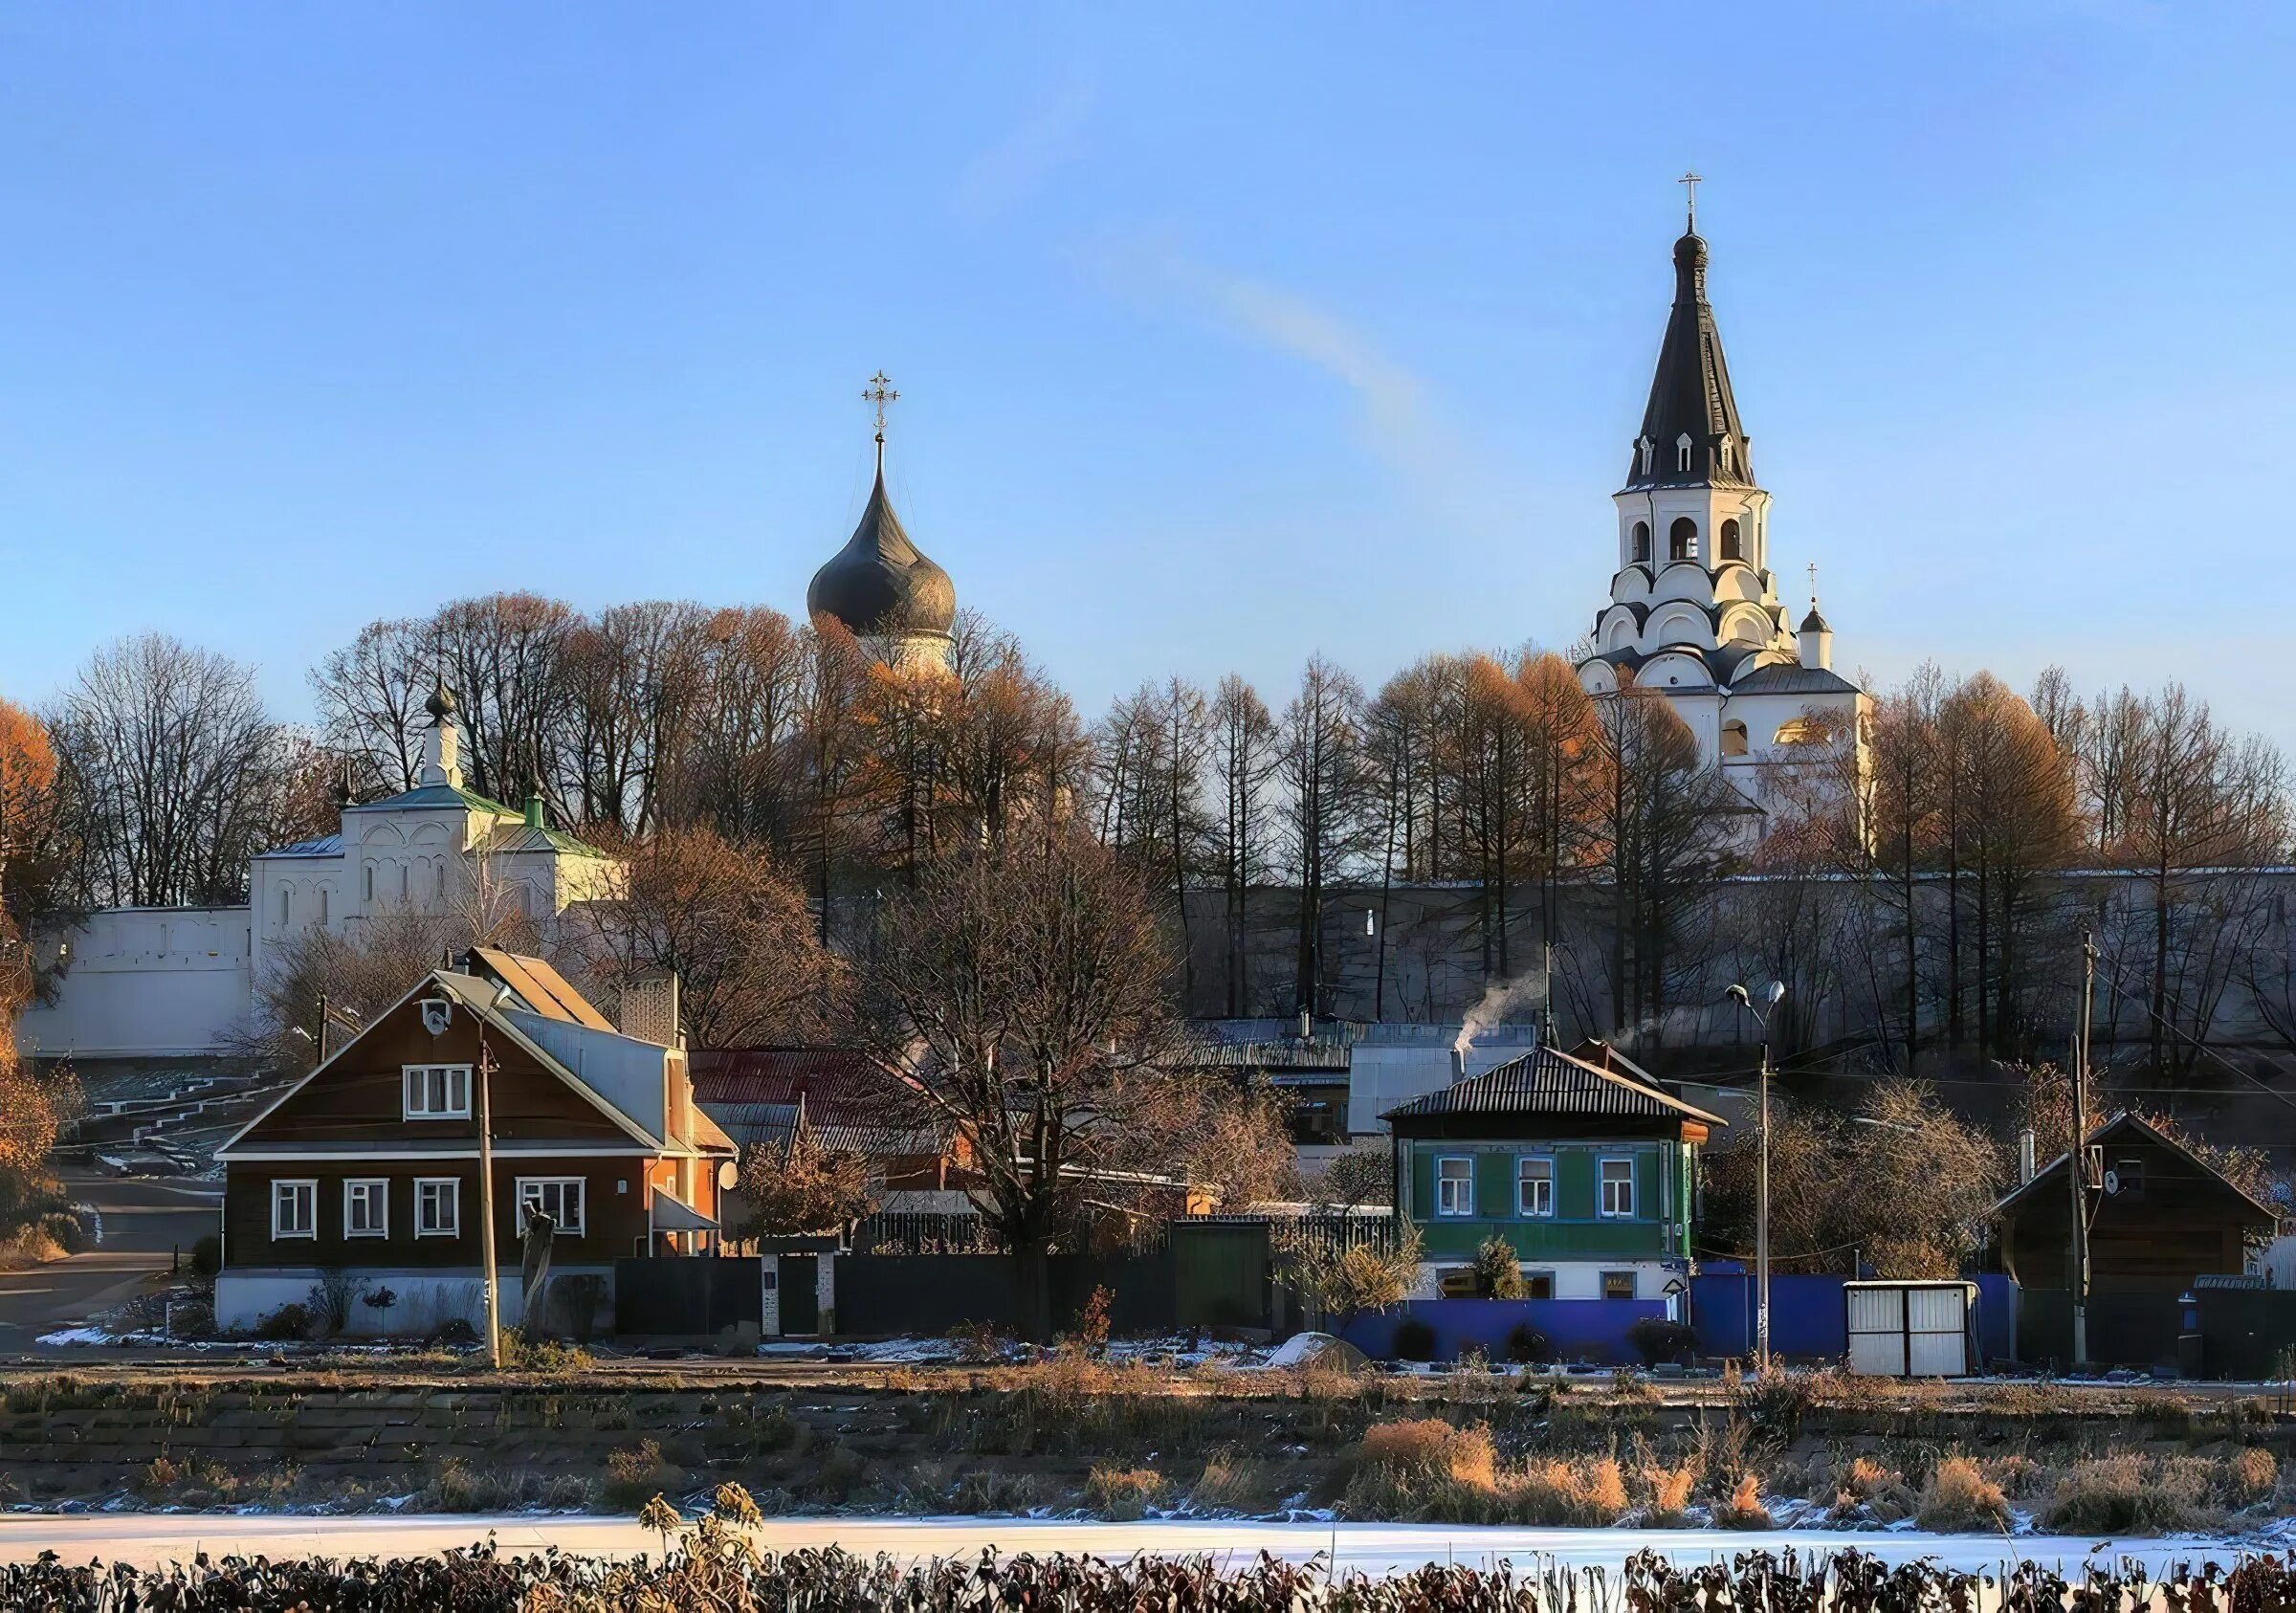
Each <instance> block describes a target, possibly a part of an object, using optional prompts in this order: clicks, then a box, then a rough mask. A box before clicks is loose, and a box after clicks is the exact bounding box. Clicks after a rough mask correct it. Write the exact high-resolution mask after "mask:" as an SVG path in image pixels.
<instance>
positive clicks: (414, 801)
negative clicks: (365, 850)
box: [343, 784, 523, 818]
mask: <svg viewBox="0 0 2296 1613" xmlns="http://www.w3.org/2000/svg"><path fill="white" fill-rule="evenodd" d="M415 807H468V808H469V809H470V810H471V811H474V812H493V813H496V814H497V815H499V816H501V817H505V818H516V817H521V816H523V814H522V813H520V812H519V809H518V808H517V807H505V806H503V805H502V803H500V802H499V801H496V800H493V799H491V798H489V797H487V796H483V795H480V794H479V793H478V792H477V791H476V790H475V789H463V788H461V787H460V786H458V785H455V784H423V785H420V786H418V787H417V788H414V789H409V790H401V791H400V792H399V793H398V794H397V795H386V796H385V797H384V798H383V799H382V800H380V801H362V802H360V803H359V804H358V805H357V806H353V807H344V808H343V810H344V811H346V812H399V811H407V810H409V809H412V808H415Z"/></svg>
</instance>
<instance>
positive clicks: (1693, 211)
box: [1674, 173, 1705, 235]
mask: <svg viewBox="0 0 2296 1613" xmlns="http://www.w3.org/2000/svg"><path fill="white" fill-rule="evenodd" d="M1674 183H1675V184H1677V185H1679V186H1681V187H1682V190H1683V194H1684V195H1685V196H1687V197H1689V210H1690V222H1689V229H1688V231H1687V232H1686V233H1689V234H1692V235H1695V234H1696V233H1698V187H1699V186H1701V185H1703V184H1704V183H1705V181H1704V180H1702V179H1700V178H1699V177H1698V175H1696V174H1694V173H1686V174H1684V175H1683V176H1682V177H1681V178H1680V179H1678V180H1676V181H1675V182H1674Z"/></svg>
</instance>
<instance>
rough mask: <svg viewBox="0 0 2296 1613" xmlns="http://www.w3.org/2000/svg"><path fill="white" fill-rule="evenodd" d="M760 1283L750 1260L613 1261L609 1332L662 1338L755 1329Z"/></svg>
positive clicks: (761, 1316) (759, 1320) (760, 1317)
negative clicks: (612, 1315) (612, 1320)
mask: <svg viewBox="0 0 2296 1613" xmlns="http://www.w3.org/2000/svg"><path fill="white" fill-rule="evenodd" d="M764 1320H765V1288H764V1284H763V1282H762V1280H761V1272H760V1271H759V1267H758V1263H757V1261H756V1260H754V1259H749V1260H737V1259H731V1258H728V1259H716V1258H713V1257H711V1256H708V1255H667V1256H638V1257H634V1258H625V1259H621V1260H617V1261H615V1262H614V1331H615V1332H616V1333H617V1334H622V1335H625V1336H629V1335H657V1336H661V1337H700V1336H704V1335H708V1336H713V1337H714V1336H716V1335H717V1334H720V1333H724V1332H726V1331H728V1330H729V1329H737V1328H741V1327H748V1328H751V1329H757V1328H761V1327H762V1326H763V1324H764Z"/></svg>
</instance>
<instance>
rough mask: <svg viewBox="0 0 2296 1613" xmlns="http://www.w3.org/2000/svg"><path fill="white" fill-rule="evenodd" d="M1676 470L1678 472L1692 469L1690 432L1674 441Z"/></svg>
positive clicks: (1684, 433)
mask: <svg viewBox="0 0 2296 1613" xmlns="http://www.w3.org/2000/svg"><path fill="white" fill-rule="evenodd" d="M1674 468H1675V469H1676V470H1677V471H1687V470H1689V468H1690V433H1689V432H1688V431H1685V432H1683V433H1682V435H1680V436H1679V437H1676V438H1675V439H1674Z"/></svg>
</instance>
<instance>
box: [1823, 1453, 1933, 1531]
mask: <svg viewBox="0 0 2296 1613" xmlns="http://www.w3.org/2000/svg"><path fill="white" fill-rule="evenodd" d="M1916 1505H1918V1502H1917V1500H1916V1497H1915V1496H1914V1494H1913V1491H1911V1490H1910V1489H1908V1488H1907V1486H1906V1481H1905V1477H1904V1475H1902V1474H1901V1473H1899V1472H1898V1471H1897V1469H1894V1468H1892V1467H1890V1466H1888V1464H1887V1463H1885V1462H1881V1461H1878V1460H1876V1459H1875V1458H1873V1457H1871V1456H1855V1457H1852V1458H1851V1459H1850V1463H1849V1466H1848V1467H1847V1468H1846V1469H1842V1470H1841V1472H1840V1473H1839V1475H1838V1476H1837V1477H1836V1479H1835V1481H1834V1505H1833V1515H1834V1517H1835V1519H1836V1520H1837V1521H1842V1522H1847V1521H1849V1520H1851V1519H1862V1520H1864V1521H1866V1522H1871V1523H1895V1522H1897V1521H1898V1520H1899V1519H1900V1518H1904V1517H1910V1516H1911V1515H1912V1514H1913V1511H1914V1508H1915V1507H1916Z"/></svg>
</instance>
